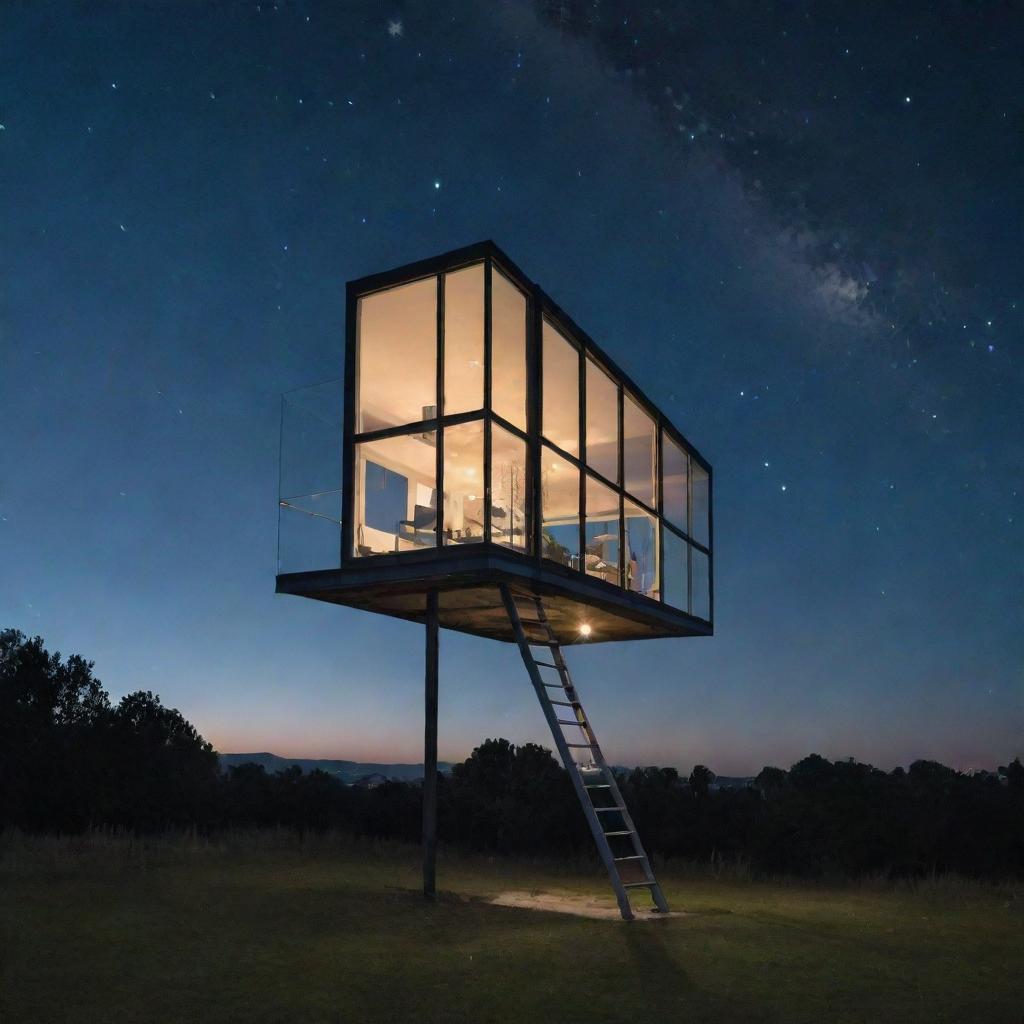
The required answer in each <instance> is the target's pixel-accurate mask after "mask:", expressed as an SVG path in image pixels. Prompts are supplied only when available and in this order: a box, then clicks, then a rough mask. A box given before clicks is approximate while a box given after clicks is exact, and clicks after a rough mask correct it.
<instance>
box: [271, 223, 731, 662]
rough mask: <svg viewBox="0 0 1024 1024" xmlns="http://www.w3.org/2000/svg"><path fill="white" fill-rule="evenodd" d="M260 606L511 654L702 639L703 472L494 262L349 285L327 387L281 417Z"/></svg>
mask: <svg viewBox="0 0 1024 1024" xmlns="http://www.w3.org/2000/svg"><path fill="white" fill-rule="evenodd" d="M281 456H282V463H281V483H282V490H281V495H280V524H279V526H280V533H279V537H280V544H279V571H278V576H277V590H278V592H280V593H287V594H296V595H301V596H304V597H310V598H315V599H318V600H321V601H329V602H334V603H337V604H343V605H351V606H354V607H359V608H365V609H367V610H370V611H376V612H382V613H385V614H389V615H395V616H400V617H403V618H407V619H413V620H417V621H424V619H425V615H426V609H427V604H426V602H427V594H428V593H429V592H431V591H433V592H436V593H437V595H438V597H437V600H438V617H439V622H440V625H441V626H443V627H447V628H450V629H456V630H461V631H464V632H468V633H475V634H478V635H482V636H488V637H494V638H497V639H501V640H513V639H514V637H513V632H512V628H511V626H510V623H509V617H508V615H507V613H506V610H505V608H504V607H503V605H502V601H501V598H500V596H499V593H498V585H499V584H501V583H506V584H510V585H515V586H516V587H517V588H518V589H520V590H522V589H524V588H525V589H526V590H528V591H530V592H532V593H535V594H537V595H538V596H541V597H543V599H544V603H545V606H546V608H547V614H548V616H549V618H550V622H551V625H552V627H553V629H554V630H555V632H556V633H557V636H558V639H559V641H560V642H563V643H566V642H572V641H574V640H578V639H579V638H580V637H581V635H583V636H586V637H587V638H588V639H589V641H590V642H600V641H605V640H626V639H640V638H645V637H665V636H696V635H708V634H710V633H711V632H712V623H713V566H712V538H713V523H712V504H711V467H710V466H709V465H708V463H707V461H706V460H705V459H704V458H703V457H702V456H701V455H700V453H699V452H698V451H697V450H696V449H695V448H694V447H693V445H691V444H690V443H689V442H688V441H687V440H686V438H685V437H684V436H683V434H682V433H681V432H680V431H679V430H678V429H677V428H676V427H675V426H674V425H673V424H672V423H670V422H669V420H668V419H667V418H666V417H665V415H664V414H663V413H662V412H661V411H660V410H658V409H657V408H656V407H655V406H654V405H653V404H652V403H651V402H650V401H649V400H648V399H647V398H646V397H645V396H644V394H643V393H642V391H641V390H640V389H639V388H638V387H637V385H636V384H635V383H633V381H631V380H630V379H629V378H628V377H626V375H625V374H624V373H623V372H622V371H621V370H620V369H619V368H618V367H617V366H616V365H615V363H614V362H613V361H612V360H611V359H610V358H609V357H608V356H607V355H606V354H605V353H604V352H603V351H602V350H601V349H600V348H599V347H598V346H597V345H596V344H595V343H594V341H593V340H591V338H590V337H589V336H588V335H587V334H586V333H585V332H584V331H583V330H581V329H580V328H579V327H578V326H577V325H576V324H575V323H574V322H573V320H572V319H570V317H569V316H568V315H567V314H566V313H565V312H564V311H563V310H562V309H560V308H559V307H558V306H557V305H556V304H555V303H554V302H553V301H552V300H551V298H550V297H549V296H548V295H547V294H546V293H545V292H544V291H543V290H542V289H541V288H540V287H538V286H537V285H536V284H534V283H533V282H531V281H530V280H529V279H528V278H527V277H526V276H525V275H524V274H523V273H522V271H520V270H519V268H518V267H517V266H516V265H515V264H514V263H513V262H512V261H511V260H510V259H509V258H508V257H507V256H505V254H504V253H503V252H501V250H500V249H498V248H497V246H495V245H494V244H493V243H491V242H482V243H480V244H477V245H473V246H470V247H468V248H465V249H459V250H457V251H455V252H450V253H446V254H444V255H442V256H438V257H436V258H434V259H430V260H425V261H423V262H419V263H414V264H410V265H408V266H404V267H400V268H398V269H396V270H392V271H389V272H387V273H383V274H376V275H373V276H370V277H365V278H362V279H360V280H358V281H352V282H350V283H349V285H348V295H347V328H346V352H345V377H344V384H343V385H341V384H339V383H331V384H327V385H320V386H318V387H316V388H312V389H304V390H303V391H302V392H294V393H292V394H290V395H287V396H285V402H284V414H283V420H282V452H281Z"/></svg>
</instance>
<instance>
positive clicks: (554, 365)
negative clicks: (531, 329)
mask: <svg viewBox="0 0 1024 1024" xmlns="http://www.w3.org/2000/svg"><path fill="white" fill-rule="evenodd" d="M543 348H544V353H543V358H544V410H543V419H544V426H543V433H544V436H545V437H546V438H547V439H548V440H549V441H550V442H551V443H552V444H555V445H558V447H559V448H561V449H562V450H563V451H566V452H568V453H569V454H570V455H579V452H580V355H579V352H578V351H577V350H576V349H575V348H574V347H573V346H572V345H570V344H569V342H568V341H567V340H566V339H565V338H564V337H563V336H562V335H561V334H559V332H558V331H557V330H556V329H555V328H554V326H553V325H552V324H550V323H548V321H547V320H545V321H544V345H543Z"/></svg>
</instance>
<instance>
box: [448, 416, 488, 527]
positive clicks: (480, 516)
mask: <svg viewBox="0 0 1024 1024" xmlns="http://www.w3.org/2000/svg"><path fill="white" fill-rule="evenodd" d="M443 486H444V543H445V544H476V543H479V542H480V541H482V540H483V539H484V424H483V420H474V421H473V422H472V423H460V424H459V426H457V427H446V428H445V431H444V484H443Z"/></svg>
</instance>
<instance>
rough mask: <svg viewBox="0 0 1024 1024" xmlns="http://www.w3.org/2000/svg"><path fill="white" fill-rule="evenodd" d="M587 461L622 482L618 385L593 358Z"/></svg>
mask: <svg viewBox="0 0 1024 1024" xmlns="http://www.w3.org/2000/svg"><path fill="white" fill-rule="evenodd" d="M587 465H588V466H590V468H591V469H593V470H595V471H596V472H598V473H600V474H601V476H603V477H604V478H605V479H606V480H611V482H612V483H615V484H617V483H618V482H619V389H618V387H617V386H616V384H615V382H614V381H613V380H612V379H611V377H609V376H608V374H606V373H605V372H604V370H602V369H601V368H600V367H599V366H598V365H597V363H595V362H594V360H593V359H588V360H587Z"/></svg>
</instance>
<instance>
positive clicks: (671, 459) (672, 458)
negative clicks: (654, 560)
mask: <svg viewBox="0 0 1024 1024" xmlns="http://www.w3.org/2000/svg"><path fill="white" fill-rule="evenodd" d="M661 458H662V465H663V467H664V468H663V470H662V474H661V497H662V503H663V504H662V515H663V516H664V517H665V519H666V520H667V521H668V522H670V523H671V524H672V525H673V526H674V527H676V528H677V529H679V530H682V531H683V532H684V533H685V532H686V530H687V529H689V517H688V513H687V509H688V508H689V499H688V496H687V495H688V491H689V479H690V460H689V458H688V457H687V454H686V452H684V451H683V449H682V448H680V447H679V445H677V444H676V443H675V441H673V440H672V438H670V437H669V436H668V434H666V433H664V432H663V433H662V440H661Z"/></svg>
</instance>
